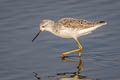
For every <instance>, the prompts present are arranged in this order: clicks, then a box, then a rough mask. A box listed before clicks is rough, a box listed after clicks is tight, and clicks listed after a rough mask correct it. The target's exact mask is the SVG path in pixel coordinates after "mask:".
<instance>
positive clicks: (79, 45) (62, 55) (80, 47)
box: [61, 39, 82, 58]
mask: <svg viewBox="0 0 120 80" xmlns="http://www.w3.org/2000/svg"><path fill="white" fill-rule="evenodd" d="M75 41H76V43H77V45H78V48H79V49H75V50H72V51H68V52H64V53H62V54H61V57H62V58H64V56H65V55H68V54H70V53H73V52H77V51H79V56H81V52H80V51H81V50H82V46H81V44H80V42H79V41H78V40H77V39H75Z"/></svg>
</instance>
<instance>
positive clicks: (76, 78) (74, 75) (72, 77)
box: [56, 57, 96, 80]
mask: <svg viewBox="0 0 120 80" xmlns="http://www.w3.org/2000/svg"><path fill="white" fill-rule="evenodd" d="M62 60H63V61H64V62H66V63H72V64H77V71H76V72H61V73H57V74H56V75H57V76H60V77H59V78H57V79H56V80H96V79H90V78H87V77H86V76H83V75H80V72H81V71H82V70H83V61H82V58H81V57H78V61H73V60H70V59H69V57H67V58H64V59H62ZM68 75H69V76H68ZM66 76H67V77H66Z"/></svg>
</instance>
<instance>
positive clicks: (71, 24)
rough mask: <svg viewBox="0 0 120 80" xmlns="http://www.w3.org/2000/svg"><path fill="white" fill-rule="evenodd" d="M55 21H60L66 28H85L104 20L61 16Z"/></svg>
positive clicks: (100, 23)
mask: <svg viewBox="0 0 120 80" xmlns="http://www.w3.org/2000/svg"><path fill="white" fill-rule="evenodd" d="M57 23H61V24H62V25H63V26H64V27H66V28H77V29H87V28H91V27H95V26H97V25H102V24H104V23H105V22H104V21H100V22H92V21H87V20H84V19H79V18H62V19H60V20H59V21H58V22H57Z"/></svg>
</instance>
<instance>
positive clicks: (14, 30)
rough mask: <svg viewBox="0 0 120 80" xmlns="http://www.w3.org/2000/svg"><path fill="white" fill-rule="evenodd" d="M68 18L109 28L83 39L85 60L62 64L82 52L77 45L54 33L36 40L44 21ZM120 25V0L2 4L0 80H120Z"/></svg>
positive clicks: (3, 1)
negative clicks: (46, 19) (66, 52)
mask: <svg viewBox="0 0 120 80" xmlns="http://www.w3.org/2000/svg"><path fill="white" fill-rule="evenodd" d="M63 17H74V18H83V19H87V20H91V21H101V20H105V21H107V22H108V24H107V25H105V26H104V27H102V28H99V29H97V30H96V31H94V32H93V33H92V34H90V35H87V36H84V37H81V38H79V41H80V42H81V44H82V45H83V50H82V58H78V57H76V56H77V54H78V53H75V54H71V55H69V57H67V58H66V59H65V60H62V59H61V58H60V54H61V53H62V52H65V51H69V50H72V49H74V48H77V45H76V44H75V42H74V40H73V39H62V38H59V37H56V36H54V35H52V34H50V33H48V32H43V33H41V34H40V36H39V37H38V38H37V39H36V41H35V42H34V43H32V39H33V37H34V36H35V35H36V33H37V32H38V31H39V22H40V20H42V19H45V18H48V19H52V20H55V21H57V20H58V19H60V18H63ZM119 21H120V0H0V45H1V46H0V80H37V78H38V77H40V80H64V79H66V80H67V78H69V79H70V78H74V80H75V78H76V77H80V78H81V79H80V80H87V79H88V80H94V79H97V80H120V76H119V74H120V42H119V41H120V36H119V35H120V27H119V25H120V22H119ZM81 60H82V63H81ZM71 61H72V62H71ZM80 63H81V64H82V65H81V66H80V65H79V64H80ZM79 67H80V69H81V68H82V70H79ZM33 72H35V73H36V74H37V75H36V76H35V73H33ZM78 72H80V73H79V74H77V75H76V73H78ZM71 75H72V76H71ZM83 78H84V79H83ZM86 78H87V79H86Z"/></svg>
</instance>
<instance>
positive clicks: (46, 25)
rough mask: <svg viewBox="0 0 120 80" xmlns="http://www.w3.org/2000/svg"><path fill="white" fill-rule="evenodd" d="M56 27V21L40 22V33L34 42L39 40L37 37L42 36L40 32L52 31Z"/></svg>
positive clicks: (46, 20)
mask: <svg viewBox="0 0 120 80" xmlns="http://www.w3.org/2000/svg"><path fill="white" fill-rule="evenodd" d="M53 25H54V21H52V20H49V19H44V20H42V21H41V22H40V31H39V32H38V33H37V35H36V36H35V37H34V38H33V40H32V42H33V41H34V40H35V39H36V38H37V36H38V35H39V34H40V32H43V31H51V29H52V26H53Z"/></svg>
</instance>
